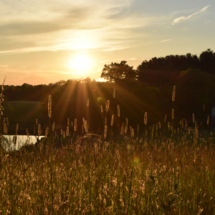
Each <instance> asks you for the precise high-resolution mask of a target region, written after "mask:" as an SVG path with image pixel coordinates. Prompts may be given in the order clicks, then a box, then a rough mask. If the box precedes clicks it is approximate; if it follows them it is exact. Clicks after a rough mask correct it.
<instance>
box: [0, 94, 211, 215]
mask: <svg viewBox="0 0 215 215" xmlns="http://www.w3.org/2000/svg"><path fill="white" fill-rule="evenodd" d="M114 94H115V91H114ZM50 101H51V98H50V97H49V109H48V110H49V111H48V114H49V118H50V129H49V131H47V132H48V133H47V135H46V136H47V138H46V139H45V140H44V141H43V142H41V143H38V144H37V145H36V146H26V147H23V148H22V149H21V150H19V151H14V152H5V151H4V150H3V149H1V151H0V173H1V174H0V213H1V214H130V215H131V214H141V215H142V214H169V215H172V214H215V208H214V207H215V193H214V189H215V183H214V182H215V147H214V146H215V145H214V139H213V137H212V136H211V137H210V136H209V137H208V138H200V135H196V131H197V129H198V126H196V127H195V129H194V130H193V131H190V130H189V132H188V131H187V129H186V126H184V123H183V121H184V120H182V123H181V128H180V129H177V132H174V131H173V122H172V126H170V124H169V129H168V126H167V125H168V123H166V122H165V123H164V124H163V125H162V127H161V123H160V122H158V123H157V124H156V125H153V126H151V129H150V127H148V126H147V113H145V114H144V128H139V126H138V131H139V129H140V130H141V129H142V135H141V133H138V135H137V131H136V130H134V129H133V128H132V127H130V130H129V124H128V119H126V120H125V127H123V126H122V128H121V130H120V131H119V132H118V133H119V134H118V142H116V141H113V139H112V126H113V124H114V120H113V121H112V122H111V125H108V124H107V123H106V122H104V136H103V137H101V136H98V135H94V134H91V133H89V131H88V124H87V121H86V120H83V123H84V133H83V136H78V135H77V133H76V131H77V120H75V121H74V127H72V126H71V127H70V123H69V120H67V131H66V132H65V131H62V132H61V134H57V133H56V132H55V126H53V124H51V123H53V120H52V119H51V102H50ZM87 104H89V101H87ZM108 109H109V102H107V106H106V112H107V111H108ZM102 112H103V111H102ZM104 114H106V113H104ZM118 117H120V116H119V114H118ZM165 118H166V117H165ZM104 119H105V117H104ZM173 119H174V118H173ZM164 121H165V120H164ZM36 124H37V126H38V134H39V133H40V132H41V126H40V125H39V124H38V122H37V123H36ZM71 125H73V123H71ZM174 126H175V123H174ZM109 128H110V130H111V133H110V138H111V139H110V141H108V139H107V137H106V136H107V129H109ZM72 129H73V130H72ZM125 130H126V131H125ZM174 130H176V129H174ZM127 131H130V132H127ZM145 131H148V135H146V134H147V133H146V132H145ZM17 132H18V131H17ZM173 134H174V135H173ZM57 142H60V147H56V143H57Z"/></svg>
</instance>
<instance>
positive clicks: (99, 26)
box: [0, 0, 168, 53]
mask: <svg viewBox="0 0 215 215" xmlns="http://www.w3.org/2000/svg"><path fill="white" fill-rule="evenodd" d="M53 1H56V2H55V3H56V4H52V3H50V1H49V0H43V1H42V0H38V1H35V2H34V4H33V5H32V4H29V3H28V1H27V0H23V1H21V2H15V1H14V0H11V1H10V2H9V3H8V4H6V3H4V2H1V1H0V13H3V14H4V16H3V20H1V23H0V53H22V52H35V51H58V50H79V49H80V50H100V49H102V51H117V50H123V49H127V48H130V47H131V43H132V42H134V41H136V40H139V39H140V38H142V37H143V36H145V35H146V33H145V31H143V30H142V28H146V27H148V26H150V27H151V26H152V25H158V24H160V23H161V22H163V21H166V20H167V17H168V16H151V15H148V16H146V15H141V16H140V15H136V14H134V13H129V8H130V6H131V4H132V3H133V2H134V0H126V1H125V0H109V1H100V0H91V1H90V3H89V1H87V0H80V3H78V2H79V1H78V2H70V1H66V0H62V1H58V0H53ZM12 3H14V4H12ZM17 8H18V9H17ZM38 8H39V9H38ZM20 10H21V11H22V13H20ZM5 11H6V12H7V13H6V12H5ZM92 11H93V13H92ZM140 31H141V32H140ZM95 35H96V36H95ZM125 35H128V36H126V37H125ZM110 38H111V40H110Z"/></svg>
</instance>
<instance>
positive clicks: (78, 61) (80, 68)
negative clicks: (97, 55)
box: [68, 54, 92, 73]
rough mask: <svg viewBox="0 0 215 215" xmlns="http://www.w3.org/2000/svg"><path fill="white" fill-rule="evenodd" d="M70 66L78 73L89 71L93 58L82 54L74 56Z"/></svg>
mask: <svg viewBox="0 0 215 215" xmlns="http://www.w3.org/2000/svg"><path fill="white" fill-rule="evenodd" d="M68 66H69V68H72V69H74V70H75V71H77V72H78V73H87V72H89V70H90V69H91V67H92V60H91V58H90V57H89V56H87V55H85V54H80V55H76V56H74V57H73V58H72V60H71V61H70V62H69V65H68Z"/></svg>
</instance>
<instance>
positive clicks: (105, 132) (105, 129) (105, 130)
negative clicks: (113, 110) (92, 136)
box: [104, 125, 107, 139]
mask: <svg viewBox="0 0 215 215" xmlns="http://www.w3.org/2000/svg"><path fill="white" fill-rule="evenodd" d="M106 137H107V125H105V127H104V139H105V138H106Z"/></svg>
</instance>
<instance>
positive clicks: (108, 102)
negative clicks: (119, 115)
mask: <svg viewBox="0 0 215 215" xmlns="http://www.w3.org/2000/svg"><path fill="white" fill-rule="evenodd" d="M109 108H110V101H109V100H107V102H106V108H105V111H106V112H108V110H109Z"/></svg>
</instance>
